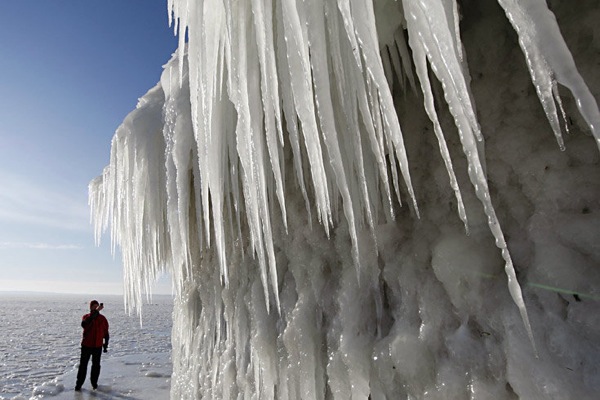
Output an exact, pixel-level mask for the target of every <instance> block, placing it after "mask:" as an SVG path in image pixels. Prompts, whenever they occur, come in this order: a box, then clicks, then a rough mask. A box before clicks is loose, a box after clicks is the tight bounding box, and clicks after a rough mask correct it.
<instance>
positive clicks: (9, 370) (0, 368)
mask: <svg viewBox="0 0 600 400" xmlns="http://www.w3.org/2000/svg"><path fill="white" fill-rule="evenodd" d="M90 300H91V297H90V298H88V297H86V296H82V295H53V294H31V293H26V294H24V293H6V292H4V293H3V292H0V399H13V398H15V397H17V398H18V399H20V398H25V399H29V398H30V397H32V396H33V395H34V394H35V395H38V398H40V397H45V396H44V390H43V389H42V390H40V388H43V387H44V386H45V387H47V388H52V387H53V385H54V386H56V385H55V384H52V383H51V382H56V381H57V378H59V377H60V378H59V379H58V380H59V381H61V380H64V382H62V384H63V385H64V389H63V388H62V387H60V385H59V387H58V389H56V388H55V389H54V391H55V392H56V391H63V390H66V391H68V390H72V389H73V386H74V385H75V371H74V370H75V369H76V368H77V365H78V363H79V353H80V351H79V348H80V343H81V334H82V329H81V326H80V322H81V317H82V316H83V315H84V314H86V313H87V312H89V309H88V304H89V301H90ZM96 300H98V301H99V302H103V303H104V307H105V308H104V310H103V311H102V314H104V315H105V316H106V318H107V319H108V321H109V324H110V344H109V349H108V353H104V354H103V355H102V367H103V369H102V372H101V374H100V380H99V384H100V386H101V389H102V387H103V384H104V385H105V386H104V388H105V389H106V390H109V389H110V388H111V387H112V386H114V384H115V382H117V381H118V376H119V373H118V372H117V371H111V367H112V368H113V369H114V368H121V367H123V366H126V367H129V368H134V367H137V366H139V368H138V369H139V370H140V371H137V372H132V374H136V373H142V374H144V371H146V372H147V371H150V372H147V373H146V375H147V376H152V375H154V376H158V377H163V378H168V376H165V375H169V374H170V365H168V366H167V365H165V364H167V363H170V357H169V353H170V351H171V325H172V316H171V314H172V309H173V304H172V303H173V302H172V299H171V297H169V296H154V297H153V299H152V301H151V302H150V303H148V304H144V306H143V320H142V324H141V325H140V318H139V316H138V315H136V314H134V315H128V314H127V313H126V311H125V310H124V306H123V299H122V297H121V296H103V297H96ZM146 358H147V360H146ZM128 360H129V361H128ZM131 360H133V361H131ZM153 366H156V367H157V368H158V369H157V371H160V372H153V371H151V369H152V367H153ZM165 371H168V372H165ZM122 372H125V371H122ZM65 374H66V375H65ZM130 374H131V373H130ZM63 375H64V376H63ZM103 378H104V380H103ZM68 379H71V380H73V382H70V381H68ZM109 379H110V380H111V382H108V380H109ZM117 384H118V383H117ZM86 387H87V388H88V389H91V388H90V384H89V371H88V378H87V380H86V383H85V384H84V388H86ZM36 388H37V389H36ZM34 392H35V393H34ZM50 392H51V391H50ZM47 394H50V393H47Z"/></svg>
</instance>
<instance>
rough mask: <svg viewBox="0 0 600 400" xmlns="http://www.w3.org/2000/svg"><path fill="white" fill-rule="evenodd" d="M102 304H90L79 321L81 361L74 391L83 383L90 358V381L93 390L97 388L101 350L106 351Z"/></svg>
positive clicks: (105, 323) (105, 322)
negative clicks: (81, 330)
mask: <svg viewBox="0 0 600 400" xmlns="http://www.w3.org/2000/svg"><path fill="white" fill-rule="evenodd" d="M103 308H104V304H98V302H97V301H96V300H92V301H91V302H90V313H89V314H85V315H84V316H83V318H82V321H81V327H82V328H83V340H82V341H81V359H80V360H79V370H78V371H77V384H76V385H75V390H77V391H79V390H81V385H83V382H84V381H85V375H86V373H87V365H88V362H89V361H90V356H91V357H92V371H91V373H90V381H91V382H92V387H93V388H94V389H96V388H98V377H99V376H100V356H101V355H102V348H104V352H105V353H106V352H107V351H108V339H109V335H108V321H107V320H106V318H105V317H104V315H100V311H101V310H102V309H103Z"/></svg>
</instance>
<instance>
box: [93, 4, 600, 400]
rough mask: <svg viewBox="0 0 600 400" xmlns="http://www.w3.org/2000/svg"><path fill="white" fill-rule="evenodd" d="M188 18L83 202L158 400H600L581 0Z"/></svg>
mask: <svg viewBox="0 0 600 400" xmlns="http://www.w3.org/2000/svg"><path fill="white" fill-rule="evenodd" d="M188 3H189V2H184V1H176V0H172V1H169V10H170V12H172V13H173V14H172V16H174V17H175V19H174V20H173V23H174V25H175V28H176V29H179V36H180V39H181V45H180V48H179V51H178V53H177V54H176V55H175V56H174V57H173V59H172V60H171V61H170V62H169V63H168V64H167V66H166V67H165V71H164V73H163V75H162V78H161V82H160V83H159V84H158V85H157V86H156V87H155V88H153V89H151V90H150V91H149V92H148V93H147V94H146V95H145V96H144V97H143V98H141V99H140V102H139V105H138V108H137V109H136V110H134V111H133V112H132V113H131V114H130V115H129V116H128V117H127V118H126V120H125V121H124V123H123V125H122V126H121V127H120V128H119V129H118V130H117V132H116V134H115V137H114V139H113V144H112V151H111V161H110V165H109V166H108V167H107V168H106V169H105V170H104V172H103V174H102V176H101V177H99V178H98V179H96V180H95V181H94V182H92V183H91V185H90V201H91V205H92V212H93V216H94V220H95V222H96V227H97V232H98V234H100V233H101V231H102V229H106V228H108V227H109V226H110V231H111V237H112V240H113V243H114V245H115V246H116V245H119V246H120V247H121V250H122V254H123V263H124V274H125V281H126V285H127V287H128V288H129V290H128V294H127V300H128V303H129V304H133V305H135V304H138V303H139V302H140V300H141V293H143V292H145V291H146V290H147V288H148V287H149V282H150V281H152V280H153V279H154V278H155V276H156V275H157V274H158V273H159V272H161V271H163V270H166V271H168V272H169V273H170V274H171V276H172V277H173V280H174V287H175V290H176V294H177V298H176V305H175V313H174V331H173V360H174V366H173V368H174V374H173V381H172V389H171V396H172V398H174V399H195V398H238V397H244V398H246V397H247V398H252V397H255V398H261V399H268V398H282V399H287V398H291V399H306V398H310V399H313V398H315V399H318V398H333V399H348V398H353V399H354V398H355V399H367V398H371V399H384V398H388V399H398V398H400V399H402V398H405V399H409V398H410V399H417V398H418V399H439V398H442V399H443V398H447V399H462V398H473V399H513V398H524V399H538V398H539V399H549V398H555V399H565V398H593V397H594V396H595V394H596V393H598V391H599V390H600V373H599V372H600V371H598V368H599V367H598V365H600V363H599V361H600V351H599V348H598V343H600V341H599V340H598V339H600V332H599V330H600V314H599V313H598V312H597V311H598V301H599V294H598V288H599V286H598V283H599V281H600V276H599V272H598V271H599V270H598V266H599V263H600V247H599V246H598V240H597V238H598V237H600V223H599V222H600V220H599V218H598V208H599V205H600V204H599V202H600V196H599V195H600V179H599V178H600V168H599V165H598V164H599V156H598V153H599V152H598V149H599V147H598V146H599V144H600V142H599V138H600V137H599V127H600V113H599V112H598V106H597V102H596V100H595V98H596V97H597V94H598V90H600V81H599V79H600V76H599V75H598V68H597V65H598V62H599V60H598V57H599V56H598V54H599V49H600V36H599V35H600V31H599V29H600V28H598V24H597V21H598V20H599V18H600V9H599V8H598V7H597V4H596V2H595V1H591V0H586V1H580V2H577V6H573V4H572V3H569V2H564V1H562V2H558V1H552V2H550V3H549V6H550V7H551V10H550V9H548V6H547V3H546V2H545V1H543V0H522V1H510V0H500V1H498V2H495V1H492V0H481V1H466V0H465V1H461V2H455V1H452V0H448V1H442V0H436V1H418V0H403V1H392V0H389V1H388V0H378V1H375V2H374V3H373V4H372V3H370V2H369V1H363V0H347V1H344V0H337V1H335V0H322V1H318V0H317V1H295V0H284V1H277V2H269V1H258V0H256V1H244V2H239V1H205V2H203V3H197V2H192V3H191V4H188ZM555 16H556V19H555ZM559 27H560V28H559ZM186 30H187V36H188V37H189V42H188V43H184V38H185V32H186ZM563 148H564V149H565V150H564V151H561V149H563ZM401 203H402V206H401Z"/></svg>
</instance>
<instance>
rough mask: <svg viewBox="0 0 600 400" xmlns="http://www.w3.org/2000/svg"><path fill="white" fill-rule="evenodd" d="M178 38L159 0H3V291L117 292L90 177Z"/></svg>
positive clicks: (118, 276) (115, 266)
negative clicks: (91, 203)
mask: <svg viewBox="0 0 600 400" xmlns="http://www.w3.org/2000/svg"><path fill="white" fill-rule="evenodd" d="M176 47H177V39H176V37H175V36H174V35H173V30H172V29H171V28H169V26H168V14H167V0H103V1H96V2H91V1H81V0H19V1H1V2H0V290H34V291H53V292H73V293H89V294H90V295H93V294H105V293H120V292H121V291H122V270H121V260H120V256H119V254H117V255H116V257H115V258H113V256H112V255H111V252H110V246H109V243H110V237H109V235H105V236H103V237H102V242H103V244H102V245H101V246H100V247H96V246H95V244H94V237H93V233H92V227H91V225H90V222H89V208H88V204H87V187H88V183H89V181H90V180H92V179H93V178H94V177H96V176H98V175H100V174H101V172H102V169H103V168H104V166H106V165H107V164H108V160H109V155H110V141H111V138H112V136H113V133H114V132H115V130H116V129H117V127H118V126H119V125H120V123H121V122H122V121H123V119H124V118H125V116H126V115H127V114H128V113H129V112H130V111H132V110H133V109H134V108H135V106H136V104H137V99H138V98H140V97H141V96H143V95H144V93H146V91H147V90H149V89H150V88H151V87H153V86H154V85H155V84H156V83H157V82H158V80H159V78H160V73H161V71H162V66H163V65H164V64H165V63H166V62H167V61H168V60H169V58H170V56H171V54H172V53H173V52H174V51H175V49H176ZM169 287H170V285H169V284H168V282H167V281H166V280H163V282H161V283H160V284H158V285H157V286H156V292H158V293H164V292H169V291H170V290H169Z"/></svg>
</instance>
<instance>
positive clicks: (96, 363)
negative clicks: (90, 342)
mask: <svg viewBox="0 0 600 400" xmlns="http://www.w3.org/2000/svg"><path fill="white" fill-rule="evenodd" d="M101 355H102V347H84V346H81V358H80V360H79V370H78V371H77V384H76V386H77V387H81V386H82V385H83V382H84V381H85V375H86V373H87V366H88V362H89V361H90V357H92V371H91V373H90V381H91V382H92V387H94V388H95V387H96V386H98V377H99V376H100V356H101Z"/></svg>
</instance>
